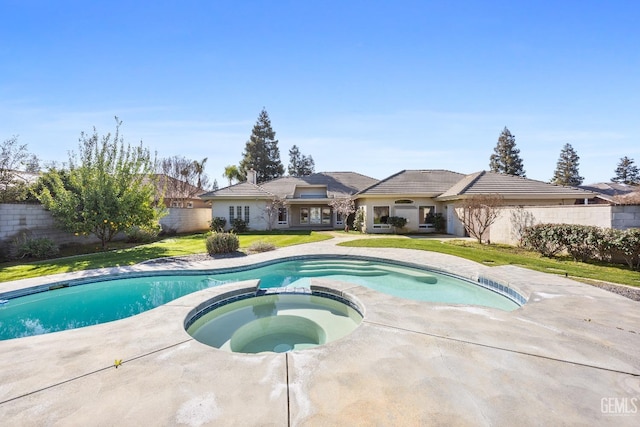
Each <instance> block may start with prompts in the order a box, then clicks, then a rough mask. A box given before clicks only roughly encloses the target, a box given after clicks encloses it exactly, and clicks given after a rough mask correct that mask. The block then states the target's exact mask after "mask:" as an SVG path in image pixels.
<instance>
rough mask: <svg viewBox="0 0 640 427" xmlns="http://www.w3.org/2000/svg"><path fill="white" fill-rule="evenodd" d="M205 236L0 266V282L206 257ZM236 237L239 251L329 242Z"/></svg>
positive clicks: (289, 235)
mask: <svg viewBox="0 0 640 427" xmlns="http://www.w3.org/2000/svg"><path fill="white" fill-rule="evenodd" d="M207 235H208V234H204V233H203V234H192V235H184V236H175V237H170V238H166V239H163V240H159V241H157V242H154V243H149V244H145V245H138V246H132V247H127V246H130V245H126V244H123V243H118V242H115V243H113V245H111V246H116V247H117V249H113V250H109V251H106V252H95V253H88V254H82V255H73V256H68V257H63V258H54V259H48V260H44V261H34V262H27V263H24V262H22V263H20V262H11V263H2V264H0V282H7V281H10V280H18V279H27V278H31V277H38V276H47V275H49V274H57V273H68V272H71V271H79V270H91V269H94V268H104V267H119V266H125V265H133V264H137V263H140V262H142V261H146V260H149V259H154V258H163V257H172V256H184V255H193V254H201V253H206V248H205V238H206V236H207ZM238 237H239V238H240V250H243V249H245V248H247V247H249V246H251V244H253V243H255V242H257V241H264V242H268V243H272V244H274V245H275V246H276V247H284V246H291V245H299V244H302V243H311V242H317V241H321V240H326V239H330V238H331V236H330V235H328V234H320V233H315V232H309V231H297V232H296V231H293V232H276V231H274V232H270V233H257V232H253V233H252V232H248V233H244V234H240V235H238ZM94 246H95V245H92V246H90V247H88V248H85V251H93V250H95V247H94Z"/></svg>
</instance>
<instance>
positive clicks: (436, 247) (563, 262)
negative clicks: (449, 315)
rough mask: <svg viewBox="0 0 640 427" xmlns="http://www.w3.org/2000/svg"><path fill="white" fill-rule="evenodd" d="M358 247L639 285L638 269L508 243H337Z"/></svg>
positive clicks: (402, 240) (401, 240) (367, 240)
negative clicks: (550, 255) (420, 252)
mask: <svg viewBox="0 0 640 427" xmlns="http://www.w3.org/2000/svg"><path fill="white" fill-rule="evenodd" d="M340 245H342V246H352V247H361V248H366V247H369V248H404V249H418V250H423V251H433V252H440V253H445V254H449V255H455V256H458V257H460V258H466V259H469V260H472V261H476V262H479V263H482V264H485V265H489V266H497V265H508V264H511V265H517V266H520V267H525V268H529V269H531V270H537V271H542V272H545V273H552V274H560V275H563V276H564V275H567V276H570V277H571V278H573V279H576V280H581V279H586V280H585V281H588V280H596V281H603V282H612V283H619V284H624V285H630V286H640V272H638V271H632V270H630V269H629V268H628V267H627V266H624V265H617V264H606V263H599V264H591V263H584V262H576V261H573V260H572V259H571V258H568V257H555V258H545V257H543V256H541V255H540V254H538V253H535V252H532V251H528V250H525V249H521V248H517V247H514V246H508V245H499V244H492V245H480V244H478V243H476V242H473V241H469V240H456V239H451V240H438V239H422V238H417V239H411V238H409V239H408V238H406V237H404V238H392V237H390V238H376V239H371V238H364V239H358V240H351V241H348V242H344V243H341V244H340Z"/></svg>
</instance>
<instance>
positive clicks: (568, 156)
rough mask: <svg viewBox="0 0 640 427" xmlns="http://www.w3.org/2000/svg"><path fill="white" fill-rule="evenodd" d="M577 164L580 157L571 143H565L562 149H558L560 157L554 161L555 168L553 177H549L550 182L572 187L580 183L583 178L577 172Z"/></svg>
mask: <svg viewBox="0 0 640 427" xmlns="http://www.w3.org/2000/svg"><path fill="white" fill-rule="evenodd" d="M579 165H580V157H579V156H578V154H577V153H576V151H575V150H574V149H573V147H572V146H571V144H568V143H567V144H565V145H564V147H563V148H562V151H560V157H559V158H558V162H557V163H556V170H555V172H554V173H553V178H551V183H552V184H558V185H569V186H572V187H577V186H578V185H580V184H582V181H584V178H583V177H581V176H580V173H579V172H578V166H579Z"/></svg>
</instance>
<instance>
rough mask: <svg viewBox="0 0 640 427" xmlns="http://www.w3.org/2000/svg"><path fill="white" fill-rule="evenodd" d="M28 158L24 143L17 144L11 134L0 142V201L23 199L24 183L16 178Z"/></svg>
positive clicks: (24, 194) (16, 139) (24, 193)
mask: <svg viewBox="0 0 640 427" xmlns="http://www.w3.org/2000/svg"><path fill="white" fill-rule="evenodd" d="M28 158H29V153H28V152H27V145H26V144H22V145H20V144H18V137H17V136H13V137H11V138H9V139H6V140H5V141H3V142H2V144H0V202H10V201H14V200H17V199H20V200H21V199H23V196H26V185H25V183H24V182H21V181H20V180H19V179H18V172H19V171H20V170H21V169H22V167H23V166H24V164H25V162H26V161H27V159H28Z"/></svg>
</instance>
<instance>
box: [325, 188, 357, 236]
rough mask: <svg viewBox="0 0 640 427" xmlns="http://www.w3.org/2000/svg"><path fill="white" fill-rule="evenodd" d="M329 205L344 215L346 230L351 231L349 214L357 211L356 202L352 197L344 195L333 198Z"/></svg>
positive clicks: (343, 221)
mask: <svg viewBox="0 0 640 427" xmlns="http://www.w3.org/2000/svg"><path fill="white" fill-rule="evenodd" d="M329 206H331V207H332V208H333V210H334V211H335V212H336V213H339V214H340V215H341V216H342V223H343V224H344V231H346V232H349V221H348V218H349V215H351V214H352V213H354V212H355V211H356V204H355V202H354V201H353V199H352V198H351V197H342V198H338V199H333V200H331V201H330V202H329Z"/></svg>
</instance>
